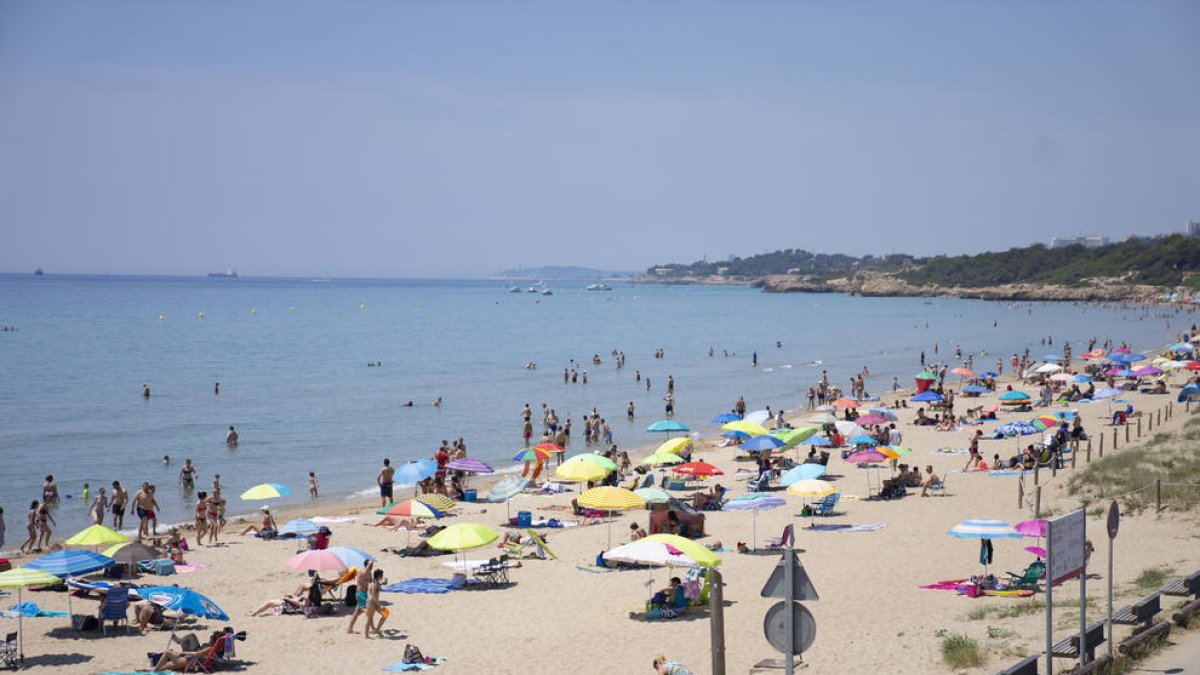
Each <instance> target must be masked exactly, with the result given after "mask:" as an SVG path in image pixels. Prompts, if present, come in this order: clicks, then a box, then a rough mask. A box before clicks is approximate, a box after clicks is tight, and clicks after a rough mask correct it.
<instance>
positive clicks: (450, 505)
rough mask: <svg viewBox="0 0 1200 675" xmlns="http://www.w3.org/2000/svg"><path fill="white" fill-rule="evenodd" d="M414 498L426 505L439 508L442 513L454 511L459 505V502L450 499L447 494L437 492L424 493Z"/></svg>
mask: <svg viewBox="0 0 1200 675" xmlns="http://www.w3.org/2000/svg"><path fill="white" fill-rule="evenodd" d="M414 499H416V500H417V501H419V502H421V503H422V504H425V505H426V506H432V507H433V508H435V509H437V510H438V511H441V512H442V513H446V512H447V511H453V510H454V509H455V507H457V506H458V502H456V501H454V500H453V499H450V498H449V497H447V496H446V495H439V494H437V493H436V492H431V493H429V494H424V495H417V496H416V497H414Z"/></svg>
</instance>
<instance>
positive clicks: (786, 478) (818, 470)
mask: <svg viewBox="0 0 1200 675" xmlns="http://www.w3.org/2000/svg"><path fill="white" fill-rule="evenodd" d="M825 471H826V469H825V465H824V464H800V465H798V466H794V467H792V468H791V469H789V470H788V471H787V472H786V473H784V474H783V475H782V476H780V477H779V484H780V485H781V486H783V487H788V486H789V485H791V484H792V483H795V482H798V481H802V480H815V479H817V478H820V477H821V476H824V475H825Z"/></svg>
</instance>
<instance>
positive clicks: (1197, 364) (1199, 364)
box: [1186, 361, 1200, 370]
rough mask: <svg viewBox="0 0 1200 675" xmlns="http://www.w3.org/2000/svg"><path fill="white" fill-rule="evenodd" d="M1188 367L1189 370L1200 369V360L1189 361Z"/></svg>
mask: <svg viewBox="0 0 1200 675" xmlns="http://www.w3.org/2000/svg"><path fill="white" fill-rule="evenodd" d="M1186 367H1187V369H1188V370H1200V361H1188V364H1187V366H1186Z"/></svg>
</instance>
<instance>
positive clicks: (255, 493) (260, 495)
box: [242, 483, 292, 500]
mask: <svg viewBox="0 0 1200 675" xmlns="http://www.w3.org/2000/svg"><path fill="white" fill-rule="evenodd" d="M291 492H292V488H290V487H288V486H286V485H283V484H281V483H259V484H258V485H255V486H254V487H252V488H250V489H249V490H246V491H245V492H243V493H242V499H246V500H251V499H256V500H257V499H275V498H276V497H282V496H284V495H287V494H291Z"/></svg>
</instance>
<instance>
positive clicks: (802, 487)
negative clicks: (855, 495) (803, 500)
mask: <svg viewBox="0 0 1200 675" xmlns="http://www.w3.org/2000/svg"><path fill="white" fill-rule="evenodd" d="M787 491H788V494H792V495H796V496H797V497H825V496H827V495H831V494H833V493H835V492H837V491H838V489H837V486H836V485H834V484H833V483H827V482H825V481H823V480H799V481H796V482H795V483H792V484H791V485H789V486H788V488H787Z"/></svg>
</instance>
